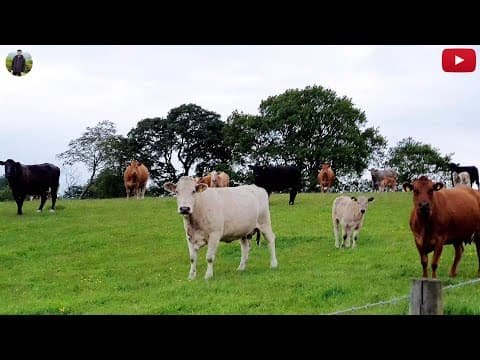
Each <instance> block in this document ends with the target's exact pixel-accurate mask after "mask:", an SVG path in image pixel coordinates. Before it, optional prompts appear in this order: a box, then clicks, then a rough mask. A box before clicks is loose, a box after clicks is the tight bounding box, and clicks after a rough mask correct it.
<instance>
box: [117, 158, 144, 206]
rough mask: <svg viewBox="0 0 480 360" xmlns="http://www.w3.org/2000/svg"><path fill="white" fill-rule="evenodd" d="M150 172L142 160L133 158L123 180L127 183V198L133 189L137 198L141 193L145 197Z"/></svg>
mask: <svg viewBox="0 0 480 360" xmlns="http://www.w3.org/2000/svg"><path fill="white" fill-rule="evenodd" d="M149 176H150V173H149V172H148V169H147V167H146V166H145V165H143V164H142V163H141V162H138V161H136V160H133V161H132V162H131V163H130V165H129V166H127V168H126V169H125V173H124V174H123V180H124V183H125V191H126V193H127V199H129V198H130V193H131V191H132V190H133V193H134V195H135V198H137V199H138V198H139V193H141V196H142V199H143V198H145V190H146V188H147V181H148V177H149Z"/></svg>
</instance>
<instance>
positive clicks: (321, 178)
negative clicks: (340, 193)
mask: <svg viewBox="0 0 480 360" xmlns="http://www.w3.org/2000/svg"><path fill="white" fill-rule="evenodd" d="M317 179H318V183H319V184H320V190H321V191H322V192H328V189H329V188H330V186H332V183H333V180H335V173H334V172H333V170H332V168H331V167H330V164H323V165H322V169H321V170H318V176H317Z"/></svg>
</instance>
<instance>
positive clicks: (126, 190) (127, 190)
mask: <svg viewBox="0 0 480 360" xmlns="http://www.w3.org/2000/svg"><path fill="white" fill-rule="evenodd" d="M125 192H126V193H127V200H128V199H129V198H130V188H129V187H128V186H125Z"/></svg>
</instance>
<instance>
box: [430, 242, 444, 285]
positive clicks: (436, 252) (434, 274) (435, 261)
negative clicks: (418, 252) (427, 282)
mask: <svg viewBox="0 0 480 360" xmlns="http://www.w3.org/2000/svg"><path fill="white" fill-rule="evenodd" d="M444 240H445V239H443V238H437V243H436V245H435V250H433V257H432V279H436V277H437V268H438V262H439V261H440V256H442V251H443V242H444Z"/></svg>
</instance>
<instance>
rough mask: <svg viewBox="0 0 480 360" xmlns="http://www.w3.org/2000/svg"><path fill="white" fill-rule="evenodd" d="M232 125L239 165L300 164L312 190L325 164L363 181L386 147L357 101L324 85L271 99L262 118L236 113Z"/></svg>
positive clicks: (230, 131)
mask: <svg viewBox="0 0 480 360" xmlns="http://www.w3.org/2000/svg"><path fill="white" fill-rule="evenodd" d="M227 124H228V127H229V129H228V130H227V131H226V132H227V134H228V135H227V137H226V139H227V142H228V144H229V146H230V147H232V148H233V149H234V150H233V153H234V159H235V161H236V162H238V163H239V164H245V163H252V162H259V163H270V164H277V165H280V164H284V165H296V166H297V167H298V168H300V169H301V170H302V172H303V174H304V176H305V177H306V178H307V179H308V182H309V188H310V189H313V188H314V187H315V186H316V184H317V180H316V177H317V174H318V170H319V168H321V165H322V163H324V162H328V163H330V164H331V165H332V168H333V169H334V171H335V173H336V174H337V175H338V176H342V175H346V174H350V173H356V174H357V175H358V176H360V174H361V173H362V172H363V170H364V169H366V168H367V167H368V165H369V163H370V162H371V161H372V160H373V159H375V156H376V154H378V153H379V152H381V150H382V149H383V148H385V147H386V140H385V138H384V137H383V136H381V135H380V134H379V131H378V129H375V128H372V127H366V125H367V118H366V116H365V113H364V112H363V111H361V110H360V109H358V108H356V107H355V106H354V104H353V103H352V101H351V99H349V98H347V97H345V96H344V97H339V96H337V94H336V93H335V92H334V91H333V90H330V89H325V88H323V87H322V86H313V87H310V86H309V87H306V88H305V89H303V90H298V89H294V90H287V91H286V92H285V93H283V94H280V95H277V96H271V97H269V98H268V99H266V100H264V101H262V102H261V104H260V115H259V116H253V115H246V114H243V113H238V112H234V113H233V114H232V115H231V116H230V117H229V119H228V120H227ZM239 134H241V136H239Z"/></svg>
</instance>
